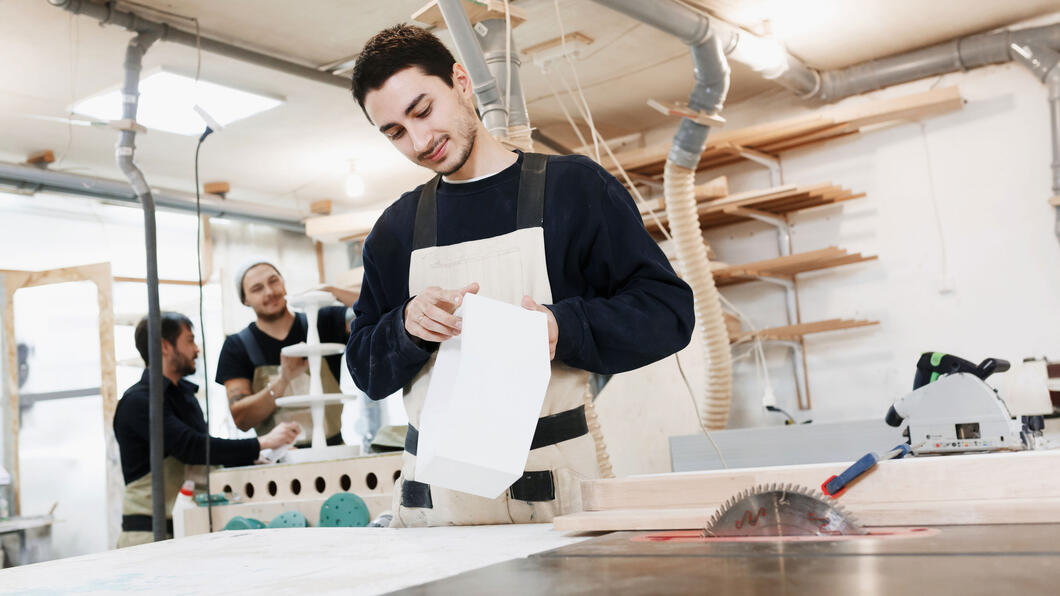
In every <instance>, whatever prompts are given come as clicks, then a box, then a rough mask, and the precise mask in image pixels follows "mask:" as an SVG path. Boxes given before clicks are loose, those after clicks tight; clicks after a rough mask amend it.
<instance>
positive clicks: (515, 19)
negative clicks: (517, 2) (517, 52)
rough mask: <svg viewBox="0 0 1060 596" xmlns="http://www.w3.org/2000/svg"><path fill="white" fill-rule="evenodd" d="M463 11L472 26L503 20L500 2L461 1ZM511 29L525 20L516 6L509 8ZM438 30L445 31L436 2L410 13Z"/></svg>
mask: <svg viewBox="0 0 1060 596" xmlns="http://www.w3.org/2000/svg"><path fill="white" fill-rule="evenodd" d="M462 4H463V5H464V11H465V12H467V20H468V21H470V22H471V24H472V25H474V24H475V23H478V22H479V21H484V20H486V19H503V18H504V2H502V1H501V0H463V2H462ZM509 8H510V11H511V21H512V28H513V29H514V28H515V27H516V26H518V25H519V24H521V23H522V22H523V21H525V20H526V13H525V12H523V9H521V8H519V7H518V6H510V7H509ZM410 18H411V19H412V20H413V21H418V22H420V23H424V24H427V25H430V26H432V27H435V28H438V29H447V27H446V24H445V19H443V18H442V11H441V9H440V8H438V1H437V0H431V1H430V2H428V3H427V4H426V5H425V6H424V7H423V8H421V9H419V10H417V11H416V12H414V13H412V16H411V17H410Z"/></svg>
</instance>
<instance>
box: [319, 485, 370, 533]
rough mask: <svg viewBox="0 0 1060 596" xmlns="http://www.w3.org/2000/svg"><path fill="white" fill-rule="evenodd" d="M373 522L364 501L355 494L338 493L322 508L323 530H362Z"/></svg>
mask: <svg viewBox="0 0 1060 596" xmlns="http://www.w3.org/2000/svg"><path fill="white" fill-rule="evenodd" d="M370 521H372V516H371V515H369V514H368V506H367V505H365V504H364V499H362V498H360V497H358V496H357V495H355V494H353V493H336V494H334V495H331V496H330V497H328V500H327V501H324V504H323V505H322V506H321V507H320V527H321V528H361V527H364V526H367V525H368V522H370Z"/></svg>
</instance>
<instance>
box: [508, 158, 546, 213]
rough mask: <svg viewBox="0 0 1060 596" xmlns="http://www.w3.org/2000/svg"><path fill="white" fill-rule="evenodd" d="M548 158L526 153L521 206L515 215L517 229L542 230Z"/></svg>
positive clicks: (520, 181) (520, 178) (521, 179)
mask: <svg viewBox="0 0 1060 596" xmlns="http://www.w3.org/2000/svg"><path fill="white" fill-rule="evenodd" d="M547 165H548V156H547V155H544V154H541V153H524V154H523V168H522V171H521V172H520V173H519V204H518V207H516V213H515V228H516V229H517V230H525V229H527V228H540V227H541V225H542V224H543V223H544V221H545V168H546V166H547Z"/></svg>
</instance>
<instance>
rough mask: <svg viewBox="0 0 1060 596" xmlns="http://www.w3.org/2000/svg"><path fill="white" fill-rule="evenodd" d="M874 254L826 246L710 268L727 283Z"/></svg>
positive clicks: (843, 262)
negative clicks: (782, 255) (851, 251)
mask: <svg viewBox="0 0 1060 596" xmlns="http://www.w3.org/2000/svg"><path fill="white" fill-rule="evenodd" d="M875 258H876V256H875V255H870V256H862V254H861V253H850V252H847V251H846V250H845V249H842V248H839V247H836V246H829V247H828V248H822V249H820V250H811V251H809V252H802V253H797V254H793V255H788V256H785V257H777V258H775V259H766V260H764V261H755V262H754V263H745V264H743V265H726V266H724V267H719V268H717V269H713V270H712V273H714V283H715V284H716V285H718V286H729V285H734V284H739V283H744V282H748V281H754V280H755V279H756V277H777V278H782V279H794V277H795V275H797V274H799V273H805V272H807V271H817V270H819V269H827V268H829V267H839V266H840V265H848V264H850V263H860V262H862V261H871V260H873V259H875Z"/></svg>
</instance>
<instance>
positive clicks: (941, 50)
mask: <svg viewBox="0 0 1060 596" xmlns="http://www.w3.org/2000/svg"><path fill="white" fill-rule="evenodd" d="M1012 44H1016V45H1020V46H1028V45H1029V46H1040V47H1045V48H1053V49H1058V48H1060V24H1056V25H1046V26H1043V27H1032V28H1028V29H1020V30H1018V31H999V32H997V33H983V34H979V35H972V36H969V37H961V38H958V39H954V40H950V41H946V42H943V43H940V44H936V45H933V46H929V47H926V48H921V49H919V50H913V51H912V52H906V53H904V54H898V55H895V56H889V57H887V58H881V59H879V60H870V61H868V62H864V63H862V64H856V65H854V66H849V67H847V68H842V69H839V70H832V71H826V72H823V73H821V78H822V81H821V90H820V93H818V94H816V95H815V96H814V97H815V98H817V99H822V100H824V101H829V102H832V101H837V100H840V99H843V98H844V97H849V96H851V95H857V94H859V93H866V92H868V91H875V90H877V89H883V88H884V87H890V86H892V85H898V84H901V83H908V82H909V81H915V80H917V79H923V78H926V77H931V76H937V75H941V74H945V73H949V72H956V71H958V70H969V69H972V68H977V67H980V66H986V65H989V64H1001V63H1004V62H1009V61H1010V60H1012V59H1013V58H1014V56H1013V54H1012V52H1011V46H1012Z"/></svg>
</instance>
